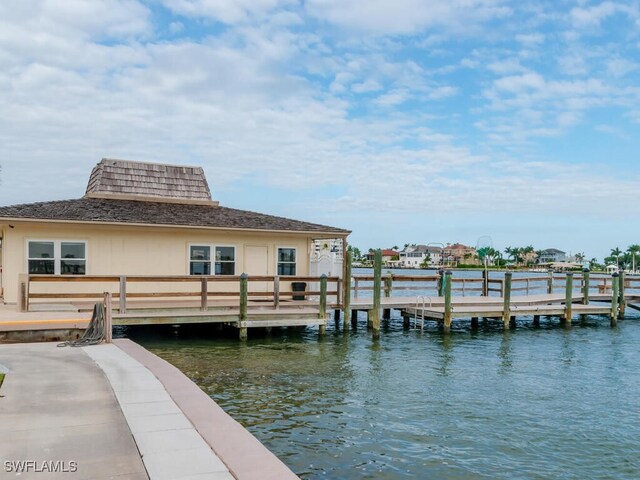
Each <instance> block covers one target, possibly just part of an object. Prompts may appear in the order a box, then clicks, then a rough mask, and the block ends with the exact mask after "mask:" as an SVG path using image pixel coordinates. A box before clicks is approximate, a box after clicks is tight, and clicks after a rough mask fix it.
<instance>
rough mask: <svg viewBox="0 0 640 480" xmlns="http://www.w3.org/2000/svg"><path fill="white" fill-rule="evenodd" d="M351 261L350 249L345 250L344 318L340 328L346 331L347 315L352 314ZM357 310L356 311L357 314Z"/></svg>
mask: <svg viewBox="0 0 640 480" xmlns="http://www.w3.org/2000/svg"><path fill="white" fill-rule="evenodd" d="M352 261H353V254H352V253H351V251H348V252H347V255H346V257H345V262H346V266H345V270H344V272H345V273H344V283H343V286H344V293H343V296H342V298H343V302H344V303H343V305H342V308H343V310H344V320H343V323H342V328H343V329H344V330H345V331H347V330H348V329H349V317H350V316H352V313H351V262H352ZM357 314H358V312H356V316H357ZM352 321H353V319H352Z"/></svg>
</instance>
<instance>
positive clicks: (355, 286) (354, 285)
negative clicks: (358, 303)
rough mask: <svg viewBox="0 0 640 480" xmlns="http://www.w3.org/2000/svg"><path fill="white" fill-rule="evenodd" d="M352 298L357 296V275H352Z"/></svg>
mask: <svg viewBox="0 0 640 480" xmlns="http://www.w3.org/2000/svg"><path fill="white" fill-rule="evenodd" d="M353 298H358V277H353Z"/></svg>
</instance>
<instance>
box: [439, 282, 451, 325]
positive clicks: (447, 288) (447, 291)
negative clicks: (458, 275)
mask: <svg viewBox="0 0 640 480" xmlns="http://www.w3.org/2000/svg"><path fill="white" fill-rule="evenodd" d="M441 278H442V289H443V293H444V319H443V320H444V322H443V328H444V333H449V332H451V319H452V315H451V311H452V309H451V270H447V271H446V272H445V273H444V275H443V276H442V277H441Z"/></svg>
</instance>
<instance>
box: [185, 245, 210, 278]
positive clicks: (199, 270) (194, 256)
mask: <svg viewBox="0 0 640 480" xmlns="http://www.w3.org/2000/svg"><path fill="white" fill-rule="evenodd" d="M189 252H190V260H189V275H211V247H209V246H208V245H191V247H189Z"/></svg>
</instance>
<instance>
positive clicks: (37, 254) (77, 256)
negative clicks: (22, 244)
mask: <svg viewBox="0 0 640 480" xmlns="http://www.w3.org/2000/svg"><path fill="white" fill-rule="evenodd" d="M27 271H28V272H29V273H30V274H45V275H85V274H86V273H87V245H86V243H85V242H72V241H60V240H29V241H28V243H27Z"/></svg>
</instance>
